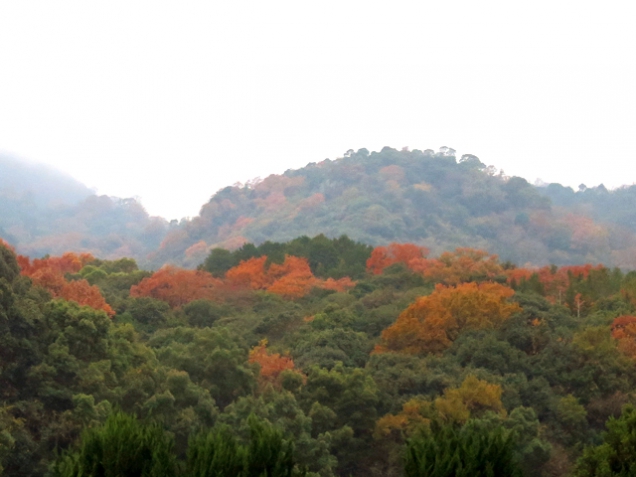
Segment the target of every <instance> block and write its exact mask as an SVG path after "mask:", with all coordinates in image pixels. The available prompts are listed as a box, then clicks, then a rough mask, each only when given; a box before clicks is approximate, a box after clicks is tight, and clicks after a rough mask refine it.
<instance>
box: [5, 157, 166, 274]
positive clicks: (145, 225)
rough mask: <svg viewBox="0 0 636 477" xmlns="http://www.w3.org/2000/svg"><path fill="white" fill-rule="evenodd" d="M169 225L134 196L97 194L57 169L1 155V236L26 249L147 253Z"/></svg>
mask: <svg viewBox="0 0 636 477" xmlns="http://www.w3.org/2000/svg"><path fill="white" fill-rule="evenodd" d="M167 229H168V223H167V221H165V220H164V219H161V218H159V217H149V216H148V214H147V213H146V211H145V210H144V208H143V207H142V206H141V204H140V203H139V202H138V201H136V200H135V199H118V198H115V197H107V196H97V195H95V194H94V193H93V191H91V190H90V189H88V188H87V187H86V186H84V185H83V184H81V183H80V182H78V181H76V180H75V179H73V178H72V177H70V176H68V175H65V174H63V173H61V172H59V171H57V170H55V169H52V168H49V167H47V166H43V165H40V164H29V163H26V162H24V161H21V160H18V159H15V158H13V157H10V156H0V236H1V237H3V238H4V239H5V240H7V241H8V242H10V243H12V244H14V245H16V246H17V249H18V250H19V251H20V252H21V253H25V254H27V255H33V256H42V255H45V254H61V253H64V252H67V251H69V250H75V251H81V252H90V253H94V254H96V255H100V256H103V257H106V258H119V257H123V256H135V257H138V258H141V259H143V257H144V256H145V255H146V254H148V253H149V252H150V251H152V250H153V249H155V248H156V247H157V246H158V245H159V243H160V242H161V240H162V238H163V237H164V235H165V233H166V231H167ZM142 262H143V260H142Z"/></svg>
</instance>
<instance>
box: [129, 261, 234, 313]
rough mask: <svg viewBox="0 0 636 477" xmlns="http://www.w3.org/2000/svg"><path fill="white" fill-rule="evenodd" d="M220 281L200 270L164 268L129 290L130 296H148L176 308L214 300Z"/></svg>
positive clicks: (216, 296)
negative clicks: (202, 300) (194, 302)
mask: <svg viewBox="0 0 636 477" xmlns="http://www.w3.org/2000/svg"><path fill="white" fill-rule="evenodd" d="M221 283H222V282H221V281H220V280H218V279H216V278H214V277H213V276H212V275H211V274H210V273H208V272H205V271H202V270H186V269H183V268H177V267H173V266H165V267H162V268H161V269H159V270H158V271H156V272H155V273H153V274H152V276H150V277H147V278H144V279H143V280H142V281H141V282H140V283H139V284H138V285H133V286H132V287H131V288H130V296H132V297H141V296H148V297H152V298H157V299H158V300H162V301H165V302H166V303H168V304H169V305H170V306H171V307H173V308H176V307H179V306H182V305H185V304H186V303H190V302H191V301H193V300H200V299H204V298H205V299H209V300H211V299H216V298H218V297H219V296H218V295H219V292H218V290H217V287H219V286H220V285H221Z"/></svg>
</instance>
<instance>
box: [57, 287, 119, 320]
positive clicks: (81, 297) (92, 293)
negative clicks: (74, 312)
mask: <svg viewBox="0 0 636 477" xmlns="http://www.w3.org/2000/svg"><path fill="white" fill-rule="evenodd" d="M58 296H60V297H61V298H64V299H65V300H68V301H74V302H76V303H79V304H80V305H86V306H90V307H91V308H94V309H95V310H103V311H105V312H106V314H108V316H113V315H114V314H115V310H113V309H112V308H111V307H110V305H109V304H108V303H106V300H105V299H104V297H103V296H102V293H101V291H100V290H99V288H98V287H97V286H96V285H91V284H90V283H88V282H87V281H86V280H84V279H82V280H73V281H70V282H67V283H65V284H64V286H63V287H62V289H61V290H60V292H59V295H58Z"/></svg>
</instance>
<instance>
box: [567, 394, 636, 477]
mask: <svg viewBox="0 0 636 477" xmlns="http://www.w3.org/2000/svg"><path fill="white" fill-rule="evenodd" d="M603 440H604V442H603V443H602V444H601V445H599V446H595V447H588V448H586V449H585V451H584V452H583V456H582V457H581V458H580V459H579V460H578V462H577V464H576V468H575V470H574V473H573V475H574V476H575V477H610V476H617V477H628V476H633V475H636V408H634V407H633V406H631V405H627V406H625V408H624V409H623V413H622V414H621V416H620V417H619V418H618V419H616V418H614V417H611V418H610V419H609V421H608V422H607V432H606V433H605V435H604V436H603Z"/></svg>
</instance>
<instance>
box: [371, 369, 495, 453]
mask: <svg viewBox="0 0 636 477" xmlns="http://www.w3.org/2000/svg"><path fill="white" fill-rule="evenodd" d="M501 394H502V388H501V386H499V385H498V384H491V383H489V382H487V381H483V380H481V379H477V378H476V377H475V376H472V375H469V376H467V377H466V378H465V379H464V381H463V382H462V384H461V385H460V386H459V387H458V388H447V389H445V390H444V394H443V395H442V396H440V397H438V398H436V399H435V400H434V401H427V400H424V399H422V398H417V397H416V398H412V399H410V400H409V401H407V402H406V403H405V404H404V405H403V406H402V411H401V412H399V413H398V414H387V415H385V416H383V417H382V418H380V419H379V420H378V422H377V423H376V426H375V432H374V437H375V438H376V439H382V438H387V437H394V438H396V440H400V441H403V439H404V438H405V437H409V436H412V435H413V434H415V433H417V432H419V431H421V429H422V428H423V427H424V428H426V427H428V426H429V424H430V422H431V421H432V420H441V421H445V422H453V423H459V424H463V423H465V422H466V421H467V420H468V419H470V418H471V417H477V416H479V415H482V414H483V413H485V412H487V411H492V412H496V413H498V414H500V415H505V413H506V411H505V408H504V406H503V403H502V402H501Z"/></svg>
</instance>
